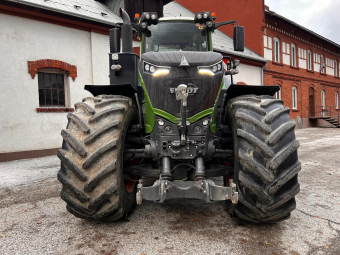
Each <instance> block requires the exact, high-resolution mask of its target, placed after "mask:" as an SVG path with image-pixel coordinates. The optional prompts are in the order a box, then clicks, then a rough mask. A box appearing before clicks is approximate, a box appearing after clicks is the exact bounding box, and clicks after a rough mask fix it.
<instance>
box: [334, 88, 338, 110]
mask: <svg viewBox="0 0 340 255" xmlns="http://www.w3.org/2000/svg"><path fill="white" fill-rule="evenodd" d="M335 107H336V109H339V91H337V92H335Z"/></svg>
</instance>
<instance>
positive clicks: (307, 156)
mask: <svg viewBox="0 0 340 255" xmlns="http://www.w3.org/2000/svg"><path fill="white" fill-rule="evenodd" d="M296 133H297V136H298V139H299V140H300V141H301V147H300V149H299V157H300V161H301V162H302V165H303V168H302V171H301V174H300V177H299V180H300V184H301V192H300V193H299V195H298V196H297V209H296V210H295V211H294V212H293V214H292V217H291V218H290V219H289V220H287V221H285V222H282V223H278V224H273V225H253V224H249V225H238V224H237V223H236V222H235V221H234V220H233V219H231V218H230V217H229V216H228V214H227V213H226V211H225V206H224V203H223V202H218V203H213V204H205V203H204V202H200V201H190V200H183V201H168V202H166V203H164V204H161V205H160V204H154V203H152V202H143V204H142V205H141V206H139V207H137V209H136V210H135V212H134V213H133V214H132V215H131V217H130V218H129V220H128V221H121V222H115V223H95V222H88V221H85V220H81V219H77V218H75V217H73V216H72V215H71V214H69V213H67V211H66V209H65V203H64V202H63V201H62V200H61V199H60V198H59V190H60V187H61V186H60V185H59V183H58V181H57V180H56V172H57V170H58V167H59V161H58V159H57V158H56V157H45V158H40V159H30V160H21V161H13V162H6V163H0V237H1V238H0V254H143V253H144V254H261V255H262V254H276V255H277V254H340V147H339V145H340V129H305V130H298V131H297V132H296Z"/></svg>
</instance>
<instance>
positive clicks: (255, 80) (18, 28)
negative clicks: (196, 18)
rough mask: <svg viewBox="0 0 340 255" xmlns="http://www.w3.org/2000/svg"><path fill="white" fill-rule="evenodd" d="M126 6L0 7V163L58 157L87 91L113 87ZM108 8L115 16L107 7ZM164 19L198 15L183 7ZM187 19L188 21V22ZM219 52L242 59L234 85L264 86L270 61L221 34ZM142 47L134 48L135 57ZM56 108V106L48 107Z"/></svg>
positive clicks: (37, 1)
mask: <svg viewBox="0 0 340 255" xmlns="http://www.w3.org/2000/svg"><path fill="white" fill-rule="evenodd" d="M122 2H123V1H114V0H112V1H107V5H105V4H103V3H100V2H97V1H94V0H87V1H86V5H84V1H80V0H74V1H67V2H66V1H62V0H53V1H44V0H22V1H20V2H19V3H18V1H14V0H7V1H5V2H2V3H1V4H0V24H1V30H0V56H1V61H0V89H1V91H2V93H1V94H0V102H1V111H0V161H7V160H14V159H20V158H30V157H37V156H45V155H53V154H55V153H56V152H57V149H58V148H60V147H61V142H62V138H61V136H60V131H61V129H62V128H65V127H66V124H67V112H70V111H73V107H74V104H75V103H76V102H80V101H81V100H82V98H84V97H89V96H91V94H90V93H89V92H87V91H85V90H84V89H83V88H84V85H86V84H97V85H106V84H109V78H108V74H109V68H108V56H107V53H108V51H109V38H108V33H109V29H110V28H112V26H113V24H114V23H116V22H121V19H120V18H119V17H118V15H117V14H116V13H117V11H118V9H119V7H123V6H122ZM109 7H110V8H111V9H110V8H109ZM164 14H165V16H179V15H180V14H181V16H182V17H183V16H193V14H192V13H191V12H190V11H188V10H187V9H185V8H184V7H182V6H181V5H179V4H177V3H175V2H171V3H169V4H167V5H165V6H164ZM185 14H186V15H185ZM213 45H214V50H216V51H219V52H221V53H222V54H224V55H232V56H233V57H238V58H240V59H241V63H242V62H245V64H241V65H240V67H239V70H240V74H238V76H237V77H236V80H237V81H241V82H243V83H245V84H251V85H260V84H262V82H261V77H262V67H263V66H264V65H265V64H266V60H265V59H263V58H262V57H260V56H258V55H257V54H255V53H254V52H252V51H250V50H249V49H246V50H245V52H244V53H239V52H234V51H233V50H232V39H231V38H230V37H228V36H227V35H225V34H223V33H222V32H220V31H217V32H216V33H215V34H214V36H213ZM139 46H140V43H139V42H137V41H134V47H136V48H135V50H137V49H138V48H137V47H139ZM51 105H53V106H51Z"/></svg>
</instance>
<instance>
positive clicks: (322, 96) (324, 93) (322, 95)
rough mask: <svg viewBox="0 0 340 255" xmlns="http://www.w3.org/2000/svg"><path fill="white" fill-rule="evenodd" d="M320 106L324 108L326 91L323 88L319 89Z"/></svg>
mask: <svg viewBox="0 0 340 255" xmlns="http://www.w3.org/2000/svg"><path fill="white" fill-rule="evenodd" d="M321 106H322V109H325V106H326V92H325V91H324V90H322V91H321Z"/></svg>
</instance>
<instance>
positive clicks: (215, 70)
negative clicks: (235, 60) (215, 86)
mask: <svg viewBox="0 0 340 255" xmlns="http://www.w3.org/2000/svg"><path fill="white" fill-rule="evenodd" d="M197 68H198V73H199V74H203V75H211V76H214V75H216V74H219V73H221V71H222V61H221V62H218V63H216V64H214V65H211V66H198V67H197Z"/></svg>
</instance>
